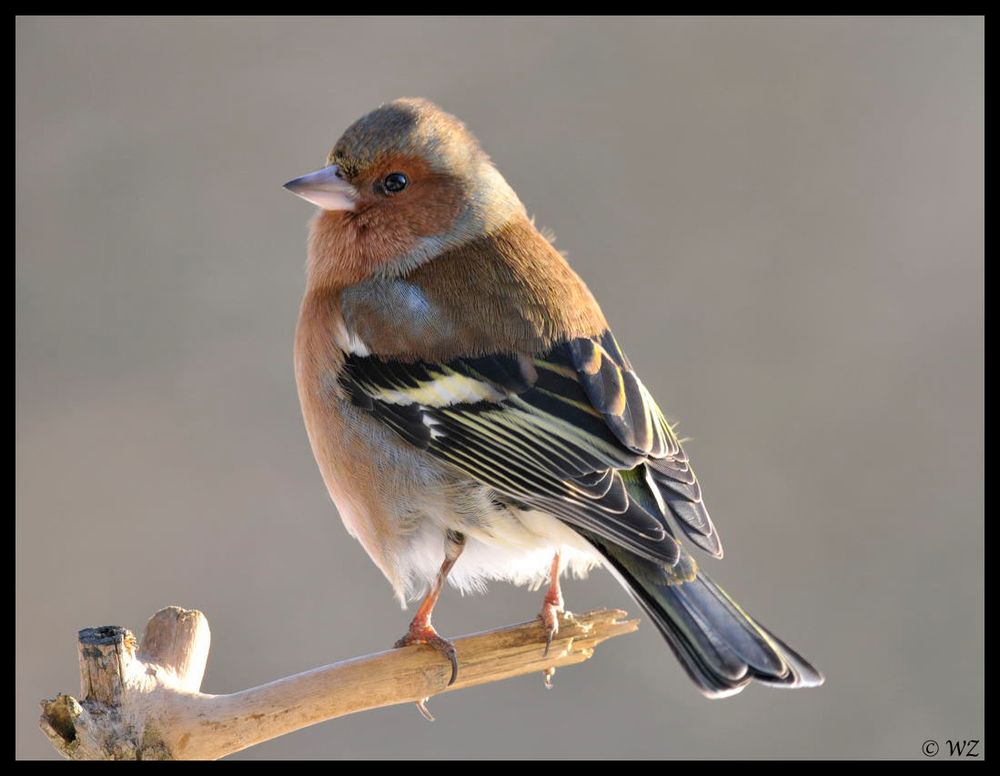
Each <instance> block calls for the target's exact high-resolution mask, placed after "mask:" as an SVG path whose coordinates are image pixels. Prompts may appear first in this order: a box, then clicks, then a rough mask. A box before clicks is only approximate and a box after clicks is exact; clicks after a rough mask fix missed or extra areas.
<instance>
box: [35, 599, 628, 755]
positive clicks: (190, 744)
mask: <svg viewBox="0 0 1000 776" xmlns="http://www.w3.org/2000/svg"><path fill="white" fill-rule="evenodd" d="M626 616H627V615H626V613H625V612H623V611H620V610H607V609H604V610H599V611H594V612H588V613H586V614H580V615H575V616H563V617H560V620H559V632H558V634H557V635H556V637H555V639H554V640H553V642H552V647H551V650H550V651H549V654H548V656H547V657H546V656H544V649H545V631H544V629H543V628H542V625H541V622H540V621H539V620H533V621H531V622H527V623H522V624H520V625H511V626H507V627H504V628H498V629H496V630H491V631H487V632H484V633H478V634H473V635H470V636H464V637H462V638H459V639H455V646H456V648H457V650H458V658H459V673H458V680H457V681H456V682H455V684H453V685H452V686H451V687H447V683H448V679H449V676H450V674H451V669H450V666H449V664H448V662H447V660H446V659H445V658H443V657H442V656H441V655H440V654H438V653H437V652H435V651H434V650H433V649H431V648H429V647H426V646H420V645H416V646H410V647H405V648H403V649H392V650H388V651H385V652H379V653H377V654H373V655H366V656H364V657H358V658H353V659H351V660H344V661H341V662H338V663H333V664H331V665H327V666H322V667H321V668H315V669H313V670H311V671H305V672H304V673H300V674H295V675H294V676H289V677H285V678H284V679H278V680H275V681H273V682H269V683H268V684H264V685H260V686H259V687H253V688H251V689H249V690H243V691H241V692H236V693H231V694H229V695H209V694H206V693H202V692H200V687H201V680H202V676H203V675H204V673H205V664H206V662H207V660H208V650H209V644H210V634H209V629H208V621H207V620H206V619H205V616H204V615H203V614H202V613H201V612H198V611H190V610H186V609H181V608H179V607H176V606H170V607H167V608H166V609H161V610H160V611H159V612H157V613H156V614H155V615H153V617H152V618H151V619H150V620H149V623H148V624H147V625H146V630H145V632H144V634H143V638H142V643H141V646H140V647H139V649H138V651H137V650H136V647H137V644H136V640H135V638H134V637H133V636H132V634H131V633H130V632H129V631H127V630H126V629H125V628H121V627H118V626H109V627H104V628H87V629H85V630H82V631H80V635H79V653H80V687H81V698H82V700H80V701H78V700H77V699H76V698H73V697H70V696H68V695H59V696H57V697H56V698H53V699H51V700H46V701H42V717H41V720H40V726H41V728H42V731H43V732H44V733H45V734H46V735H47V736H48V737H49V740H50V741H51V742H52V745H53V746H54V747H55V748H56V749H57V750H58V751H59V752H60V753H61V754H62V755H63V756H64V757H67V758H69V759H74V760H154V759H156V760H214V759H218V758H220V757H224V756H225V755H227V754H232V753H233V752H238V751H240V750H241V749H246V748H247V747H250V746H253V745H255V744H259V743H261V742H263V741H268V740H270V739H272V738H277V737H278V736H282V735H285V734H286V733H291V732H292V731H295V730H299V729H301V728H304V727H308V726H309V725H315V724H316V723H318V722H323V721H325V720H329V719H335V718H336V717H342V716H344V715H346V714H353V713H355V712H358V711H365V710H367V709H376V708H380V707H382V706H391V705H393V704H397V703H414V702H420V701H421V700H423V699H425V698H429V697H431V696H433V695H436V694H438V693H442V692H452V691H455V690H460V689H462V688H463V687H472V686H474V685H477V684H486V683H488V682H496V681H499V680H501V679H507V678H510V677H513V676H519V675H521V674H527V673H532V672H536V671H537V672H541V673H545V674H547V675H548V676H551V673H552V671H554V670H555V668H561V667H563V666H569V665H574V664H576V663H581V662H583V661H584V660H587V659H588V658H590V657H591V656H592V655H593V653H594V648H595V647H596V646H597V645H598V644H600V643H601V642H602V641H605V640H606V639H609V638H614V637H615V636H620V635H623V634H625V633H631V632H632V631H634V630H635V629H636V628H637V627H638V621H637V620H625V619H624V618H625V617H626Z"/></svg>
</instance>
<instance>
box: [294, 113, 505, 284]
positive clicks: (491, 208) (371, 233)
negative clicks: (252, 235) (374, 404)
mask: <svg viewBox="0 0 1000 776" xmlns="http://www.w3.org/2000/svg"><path fill="white" fill-rule="evenodd" d="M285 188H287V189H289V190H290V191H292V192H293V193H295V194H297V195H298V196H300V197H302V198H303V199H306V200H308V201H309V202H312V203H313V204H315V205H317V206H319V207H320V208H321V209H322V210H321V211H320V213H319V214H318V215H317V217H316V219H315V220H314V222H313V225H312V236H311V240H310V275H329V276H330V278H331V279H332V280H335V281H336V282H339V283H346V282H358V281H359V280H363V279H365V278H366V277H371V276H375V275H382V276H387V275H394V274H403V273H405V272H407V271H409V270H410V269H412V268H414V267H416V266H418V265H420V264H422V263H423V262H425V261H428V260H430V259H433V258H434V257H435V256H437V255H439V254H440V253H442V252H444V251H446V250H448V249H450V248H453V247H456V246H458V245H461V244H463V243H465V242H468V241H470V240H472V239H475V238H477V237H480V236H482V235H485V234H489V233H491V232H493V231H496V230H497V229H499V228H501V227H502V226H503V225H504V224H506V223H508V222H509V221H510V220H511V219H512V218H514V217H516V216H518V215H524V207H523V205H521V203H520V201H519V200H518V198H517V195H516V194H514V192H513V190H512V189H511V188H510V186H509V185H508V184H507V182H506V181H505V180H504V179H503V177H502V176H501V175H500V173H499V172H497V170H496V168H495V167H494V166H493V165H492V163H491V162H490V160H489V157H488V156H487V155H486V154H485V153H484V152H483V150H482V148H481V147H480V146H479V142H478V141H477V140H476V138H475V137H473V135H472V133H471V132H469V131H468V130H467V129H466V128H465V125H464V124H462V122H460V121H459V120H458V119H456V118H455V117H454V116H451V115H449V114H447V113H445V112H444V111H442V110H441V109H440V108H438V107H437V106H436V105H434V104H432V103H430V102H428V101H426V100H420V99H401V100H395V101H393V102H390V103H386V104H385V105H382V106H381V107H379V108H376V109H375V110H373V111H372V112H371V113H369V114H367V115H366V116H363V117H362V118H360V119H358V120H357V121H355V122H354V123H353V124H352V125H351V126H350V127H348V129H347V131H346V132H344V134H343V135H342V136H341V138H340V139H339V140H338V141H337V143H336V145H334V147H333V150H332V151H331V152H330V153H329V155H328V156H327V159H326V165H325V166H324V167H323V169H321V170H318V171H316V172H314V173H310V174H308V175H303V176H302V177H300V178H296V179H295V180H292V181H289V182H288V183H286V184H285Z"/></svg>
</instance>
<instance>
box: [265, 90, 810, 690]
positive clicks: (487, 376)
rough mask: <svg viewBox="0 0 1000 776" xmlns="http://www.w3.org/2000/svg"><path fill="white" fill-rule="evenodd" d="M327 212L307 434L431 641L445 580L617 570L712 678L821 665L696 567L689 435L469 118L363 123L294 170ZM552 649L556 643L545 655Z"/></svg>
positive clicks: (311, 345) (551, 612)
mask: <svg viewBox="0 0 1000 776" xmlns="http://www.w3.org/2000/svg"><path fill="white" fill-rule="evenodd" d="M285 186H286V188H288V189H289V190H291V191H292V192H294V193H295V194H298V195H299V196H300V197H302V198H304V199H306V200H308V201H309V202H312V203H313V204H315V205H318V206H319V208H320V210H319V211H318V212H317V214H316V216H315V218H314V219H313V221H312V224H311V230H310V236H309V250H308V263H307V285H306V292H305V298H304V299H303V301H302V308H301V313H300V316H299V323H298V329H297V332H296V338H295V375H296V380H297V384H298V391H299V399H300V401H301V404H302V411H303V415H304V419H305V424H306V428H307V430H308V434H309V440H310V442H311V444H312V450H313V453H314V454H315V457H316V461H317V463H318V464H319V468H320V471H321V473H322V475H323V479H324V481H325V482H326V486H327V488H328V490H329V492H330V495H331V497H332V498H333V501H334V502H335V504H336V506H337V509H338V511H339V512H340V516H341V518H342V519H343V522H344V525H345V526H346V527H347V530H348V532H349V533H350V534H351V535H352V536H354V537H356V538H357V539H358V540H359V541H360V542H361V544H362V546H363V547H364V548H365V550H366V551H367V552H368V554H369V555H370V556H371V558H372V560H373V561H374V562H375V564H376V565H377V566H378V567H379V569H381V571H382V573H383V574H385V576H386V577H387V578H388V580H389V582H390V583H391V584H392V587H393V589H394V590H395V593H396V595H397V596H398V598H399V599H400V601H401V602H404V604H405V601H406V600H407V599H409V598H411V597H413V596H414V595H415V594H418V593H421V592H423V591H425V590H427V589H428V588H429V592H427V594H426V596H425V597H424V599H423V602H422V603H421V605H420V607H419V609H418V610H417V613H416V616H415V617H414V618H413V621H412V623H411V624H410V627H409V630H408V632H407V634H406V635H405V636H404V637H403V638H402V639H401V640H400V641H399V642H397V646H404V645H407V644H412V643H424V644H429V645H431V646H433V647H435V648H436V649H438V650H440V651H441V652H442V653H443V654H444V655H445V656H447V658H448V659H449V660H450V661H451V665H452V674H451V682H454V680H455V677H456V675H457V671H458V662H457V658H456V655H455V650H454V647H453V646H452V645H451V643H450V642H448V641H447V640H446V639H444V638H442V637H441V636H440V635H439V634H438V633H437V632H436V631H435V630H434V627H433V625H432V624H431V613H432V611H433V609H434V605H435V603H436V602H437V600H438V596H439V595H440V593H441V588H442V586H443V585H444V583H445V581H446V580H447V581H449V582H451V583H452V584H453V585H455V586H457V587H459V588H460V589H462V590H480V589H482V588H483V587H484V585H485V583H486V581H487V580H494V579H497V580H508V581H510V582H513V583H515V584H522V585H531V586H534V587H540V586H541V585H542V584H543V583H544V582H545V581H546V579H547V580H548V582H549V586H548V592H547V593H546V595H545V598H544V602H543V605H542V610H541V618H542V621H543V623H544V625H545V627H546V629H547V632H548V642H549V643H551V640H552V636H553V635H554V634H555V633H556V631H557V629H558V614H559V613H560V612H561V611H562V610H563V598H562V594H561V591H560V586H559V577H560V575H561V574H562V573H563V572H565V571H569V572H571V573H573V574H575V575H578V576H582V575H584V574H586V573H587V572H588V571H589V570H590V569H591V568H593V567H594V566H603V567H605V568H607V569H608V570H609V571H610V572H611V573H612V574H613V575H614V576H615V577H616V578H617V579H618V581H619V582H620V583H621V584H622V585H623V586H624V587H625V588H626V590H628V592H629V593H630V594H631V595H632V597H633V598H634V599H635V600H636V602H637V603H638V604H639V605H640V606H641V607H642V608H643V609H644V610H645V611H646V612H647V613H648V614H649V616H650V617H651V619H652V620H653V622H654V623H655V624H656V626H657V628H658V629H659V631H660V632H661V633H662V634H663V637H664V638H665V639H666V641H667V643H668V644H669V645H670V647H671V649H672V650H673V651H674V654H675V655H676V656H677V658H678V659H679V660H680V662H681V664H682V665H683V667H684V669H685V670H686V671H687V673H688V675H689V676H690V677H691V679H693V680H694V682H695V683H696V684H697V685H698V687H699V689H700V690H701V691H702V692H703V693H704V694H705V695H707V696H709V697H713V698H715V697H722V696H726V695H732V694H734V693H737V692H739V691H740V690H742V689H743V688H744V687H745V686H746V685H747V684H749V683H750V682H751V681H753V680H756V681H759V682H761V683H762V684H767V685H773V686H778V687H809V686H816V685H819V684H821V683H822V681H823V677H822V675H821V674H820V673H819V672H818V671H817V670H816V669H815V668H813V667H812V666H811V665H810V664H809V663H808V662H806V660H804V659H803V658H802V657H801V656H799V655H798V654H797V653H796V652H795V651H794V650H792V649H791V648H790V647H789V646H788V645H786V644H785V643H784V642H783V641H781V640H780V639H778V638H777V637H776V636H774V635H773V634H772V633H770V632H769V631H768V630H767V629H766V628H764V627H763V626H762V625H760V624H759V623H758V622H756V621H755V620H753V619H751V618H750V617H749V616H748V615H747V614H746V613H745V612H744V611H743V609H741V608H740V606H739V605H738V604H736V603H735V602H734V601H733V599H732V598H730V597H729V596H728V595H727V594H726V593H725V592H724V591H723V590H722V589H721V588H720V587H719V586H718V585H716V584H715V583H714V582H712V581H711V579H709V578H708V576H706V575H705V573H704V572H703V571H701V570H699V567H698V564H697V562H696V560H695V558H694V556H693V555H691V554H690V553H689V552H688V551H687V549H686V548H685V546H684V545H683V544H682V542H681V540H680V538H681V536H683V537H684V538H685V539H686V540H687V541H688V542H690V544H692V545H694V546H696V547H698V548H699V549H701V550H703V551H705V552H706V553H708V554H709V555H712V556H715V557H718V558H721V557H722V545H721V544H720V542H719V536H718V533H717V532H716V529H715V526H714V525H713V523H712V520H711V519H710V518H709V515H708V512H707V511H706V509H705V504H704V502H703V500H702V494H701V488H700V487H699V485H698V480H697V479H696V477H695V475H694V471H693V470H692V468H691V466H690V464H689V462H688V458H687V456H686V455H685V453H684V450H683V448H682V447H681V444H680V442H679V441H678V439H677V436H676V435H675V433H674V430H673V428H671V426H670V424H669V423H668V422H667V421H666V419H665V418H664V415H663V413H662V412H661V411H660V408H659V407H658V406H657V405H656V402H655V401H654V400H653V398H652V396H651V395H650V394H649V391H648V390H647V389H646V387H645V386H644V385H643V384H642V382H641V381H640V380H639V378H638V376H637V375H636V374H635V372H634V371H633V369H632V366H631V364H630V363H629V360H628V358H627V357H626V356H625V353H624V352H623V350H622V349H621V347H620V346H619V344H618V342H617V341H616V340H615V337H614V336H613V335H612V333H611V331H610V330H609V328H608V324H607V321H605V319H604V315H603V314H602V313H601V309H600V307H599V306H598V304H597V302H596V301H595V300H594V297H593V296H592V295H591V293H590V291H589V290H588V289H587V286H586V285H584V283H583V281H582V280H581V279H580V278H579V277H578V276H577V275H576V273H575V272H574V271H573V270H572V269H571V268H570V266H569V265H568V264H567V262H566V260H565V259H564V257H563V256H562V255H561V254H560V253H559V251H557V250H556V249H555V248H554V247H553V246H552V244H551V243H550V241H549V240H548V239H546V237H544V236H543V235H542V234H541V233H540V232H539V231H538V229H536V228H535V226H534V223H533V222H532V220H531V219H530V218H529V217H528V215H527V213H526V212H525V209H524V206H523V205H522V204H521V202H520V200H519V199H518V197H517V195H516V194H515V193H514V191H513V190H512V189H511V187H510V186H509V185H508V184H507V182H506V181H505V180H504V178H503V177H502V176H501V175H500V173H499V172H498V171H497V169H496V168H495V167H494V166H493V164H492V163H491V162H490V160H489V158H488V157H487V155H486V154H485V153H484V152H483V150H482V149H481V148H480V146H479V143H478V142H477V141H476V139H475V138H474V137H473V136H472V134H471V133H470V132H469V131H468V130H467V129H466V128H465V126H464V125H463V124H462V123H461V122H460V121H458V120H457V119H455V118H454V117H452V116H450V115H448V114H447V113H444V112H443V111H442V110H440V109H439V108H437V107H436V106H435V105H433V104H431V103H429V102H427V101H425V100H417V99H403V100H396V101H394V102H390V103H387V104H385V105H382V106H381V107H379V108H377V109H376V110H374V111H372V112H371V113H369V114H368V115H366V116H364V117H363V118H361V119H359V120H358V121H356V122H355V123H354V124H353V125H351V126H350V127H349V128H348V129H347V131H346V132H345V133H344V135H343V137H341V138H340V140H338V141H337V144H336V145H335V146H334V148H333V150H332V151H331V152H330V154H329V156H328V158H327V160H326V166H325V167H324V168H323V169H321V170H319V171H318V172H314V173H311V174H309V175H305V176H303V177H301V178H296V179H295V180H293V181H290V182H289V183H287V184H285ZM546 651H548V647H546Z"/></svg>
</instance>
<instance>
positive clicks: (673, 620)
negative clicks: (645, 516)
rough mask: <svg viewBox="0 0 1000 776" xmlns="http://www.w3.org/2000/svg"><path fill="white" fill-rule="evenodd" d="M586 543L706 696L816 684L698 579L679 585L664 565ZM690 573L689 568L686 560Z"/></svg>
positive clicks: (805, 668) (794, 657)
mask: <svg viewBox="0 0 1000 776" xmlns="http://www.w3.org/2000/svg"><path fill="white" fill-rule="evenodd" d="M591 541H592V543H593V544H594V545H595V547H597V549H598V550H599V551H600V552H601V553H602V554H603V555H604V557H605V558H606V559H607V561H608V565H609V567H610V569H611V571H612V573H614V574H615V576H616V577H617V578H618V580H619V582H621V583H622V585H623V586H624V587H625V588H626V589H627V590H628V591H629V593H630V594H631V595H632V597H633V598H634V599H635V600H636V602H637V603H638V604H639V605H640V606H641V607H642V608H643V609H644V610H645V611H646V612H647V613H648V614H649V616H650V617H651V618H652V619H653V622H654V623H655V625H656V627H657V628H658V629H659V631H660V633H662V634H663V637H664V638H665V639H666V641H667V643H668V644H669V645H670V648H671V649H672V650H673V652H674V654H675V655H676V656H677V659H678V660H679V661H680V662H681V665H682V666H683V667H684V670H685V671H686V672H687V674H688V676H690V677H691V679H692V680H693V681H694V682H695V684H697V685H698V686H699V688H700V689H701V691H702V693H704V694H705V695H706V696H708V697H710V698H724V697H726V696H728V695H735V694H736V693H738V692H740V691H741V690H742V689H743V688H744V687H746V686H747V685H748V684H749V683H750V682H752V681H758V682H760V683H761V684H765V685H769V686H772V687H815V686H818V685H820V684H822V683H823V675H822V674H821V673H820V672H819V671H817V670H816V669H815V668H813V667H812V666H811V665H810V664H809V662H808V661H806V660H805V659H804V658H803V657H802V656H801V655H799V654H798V653H797V652H795V650H793V649H792V648H791V647H789V646H788V645H787V644H785V642H783V641H782V640H781V639H779V638H777V637H776V636H774V635H773V634H772V633H771V632H770V631H768V630H767V629H766V628H763V627H762V626H760V625H758V624H757V623H756V622H754V620H753V619H751V618H750V616H749V615H747V613H746V612H744V611H743V609H741V608H740V606H739V604H737V603H736V602H735V601H734V600H733V599H732V598H730V597H729V595H728V594H727V593H726V592H725V591H724V590H723V589H722V588H720V587H719V586H718V585H716V584H715V583H714V582H713V581H712V580H711V579H709V578H708V576H707V575H705V574H704V573H703V572H701V571H697V572H696V573H695V574H692V575H691V576H689V577H688V578H686V579H685V578H682V577H679V576H678V575H677V574H676V571H675V570H674V569H672V568H671V567H669V566H664V565H662V564H659V563H656V562H654V561H650V560H647V559H646V558H641V557H638V556H636V555H633V554H632V553H629V552H628V551H627V550H624V549H622V548H620V547H617V546H614V545H608V544H605V543H604V542H601V541H599V540H595V539H593V538H592V539H591ZM685 555H686V553H685ZM688 558H690V556H688ZM690 566H691V568H692V569H693V568H695V564H694V562H693V559H692V560H691V561H690Z"/></svg>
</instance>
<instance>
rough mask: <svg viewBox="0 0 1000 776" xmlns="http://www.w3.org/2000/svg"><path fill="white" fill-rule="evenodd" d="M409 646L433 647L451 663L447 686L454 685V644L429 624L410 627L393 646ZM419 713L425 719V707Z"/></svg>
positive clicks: (455, 662) (455, 663) (456, 672)
mask: <svg viewBox="0 0 1000 776" xmlns="http://www.w3.org/2000/svg"><path fill="white" fill-rule="evenodd" d="M411 644H426V645H427V646H429V647H433V648H434V649H436V650H437V651H438V652H440V653H441V654H442V655H444V656H445V657H446V658H448V662H450V663H451V678H450V679H449V680H448V685H447V686H448V687H451V686H452V685H453V684H455V680H456V679H458V651H457V650H456V649H455V645H454V644H452V643H451V642H450V641H448V639H446V638H444V637H442V636H440V635H438V632H437V631H436V630H434V627H433V626H432V625H430V624H427V625H416V624H414V625H410V630H409V631H408V632H407V634H406V635H405V636H403V638H401V639H400V640H399V641H397V642H396V643H395V644H394V645H393V646H394V647H395V648H396V649H400V648H401V647H408V646H410V645H411ZM418 705H420V704H418ZM420 713H421V714H423V715H424V716H425V717H426V716H427V710H426V707H425V708H422V709H421V710H420ZM431 719H433V717H431Z"/></svg>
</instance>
